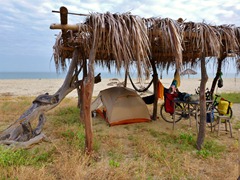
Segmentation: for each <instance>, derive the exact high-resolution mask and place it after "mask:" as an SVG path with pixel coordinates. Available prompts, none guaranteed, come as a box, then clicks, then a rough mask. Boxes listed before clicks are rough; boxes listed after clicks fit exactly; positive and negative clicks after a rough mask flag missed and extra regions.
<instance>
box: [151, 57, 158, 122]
mask: <svg viewBox="0 0 240 180" xmlns="http://www.w3.org/2000/svg"><path fill="white" fill-rule="evenodd" d="M151 64H152V69H153V93H154V103H153V114H152V120H157V108H158V74H157V69H156V66H155V62H154V60H152V61H151Z"/></svg>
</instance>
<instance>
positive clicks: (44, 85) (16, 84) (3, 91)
mask: <svg viewBox="0 0 240 180" xmlns="http://www.w3.org/2000/svg"><path fill="white" fill-rule="evenodd" d="M64 80H65V79H0V96H38V95H40V94H44V93H47V92H48V93H49V94H54V93H55V92H57V90H58V89H59V88H60V87H61V86H62V84H63V82H64ZM123 81H124V79H120V78H102V81H101V82H100V83H98V84H95V85H94V90H93V96H97V95H98V93H99V92H100V91H101V90H103V89H107V88H110V87H113V86H117V85H120V83H122V82H123ZM150 81H151V79H149V80H145V81H143V82H141V83H140V82H139V80H138V79H133V82H134V83H135V86H137V87H138V88H140V87H142V86H143V87H146V86H147V85H148V84H149V82H150ZM160 81H161V82H162V84H163V86H164V87H169V86H170V84H171V82H172V78H165V79H160ZM212 81H213V78H209V79H208V82H207V84H206V88H209V89H210V88H211V84H212ZM199 86H200V79H199V78H189V79H188V78H182V79H181V84H180V87H179V90H180V91H181V92H187V93H189V94H194V93H195V89H196V88H197V87H199ZM127 87H128V88H131V89H133V87H132V85H131V83H130V81H129V79H128V83H127ZM152 92H153V85H151V86H150V88H149V91H148V92H147V94H151V93H152ZM215 92H217V93H222V92H225V93H230V92H240V78H223V87H222V88H217V89H216V91H215ZM67 97H77V91H76V90H73V91H72V92H71V93H69V94H68V95H67Z"/></svg>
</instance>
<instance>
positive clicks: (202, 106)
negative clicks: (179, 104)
mask: <svg viewBox="0 0 240 180" xmlns="http://www.w3.org/2000/svg"><path fill="white" fill-rule="evenodd" d="M207 81H208V75H207V71H206V65H205V56H202V57H201V83H200V98H199V99H200V125H199V132H198V137H197V149H198V150H201V149H202V144H203V142H204V139H205V133H206V112H207V111H206V95H205V89H206V83H207Z"/></svg>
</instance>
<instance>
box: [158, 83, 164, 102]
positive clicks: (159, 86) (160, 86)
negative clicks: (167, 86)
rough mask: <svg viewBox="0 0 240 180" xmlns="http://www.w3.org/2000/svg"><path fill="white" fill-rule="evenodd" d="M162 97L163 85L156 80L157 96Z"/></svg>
mask: <svg viewBox="0 0 240 180" xmlns="http://www.w3.org/2000/svg"><path fill="white" fill-rule="evenodd" d="M163 97H164V87H163V85H162V83H161V81H159V80H158V98H160V99H163Z"/></svg>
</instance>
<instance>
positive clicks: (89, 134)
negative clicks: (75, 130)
mask: <svg viewBox="0 0 240 180" xmlns="http://www.w3.org/2000/svg"><path fill="white" fill-rule="evenodd" d="M95 56H96V47H95V46H94V45H93V47H92V48H91V51H90V55H89V63H88V74H87V77H86V78H85V79H84V81H83V87H84V91H83V110H84V111H83V116H84V122H85V135H86V138H85V143H86V151H87V152H88V153H91V152H92V150H93V131H92V116H91V102H92V93H93V82H94V60H95Z"/></svg>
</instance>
